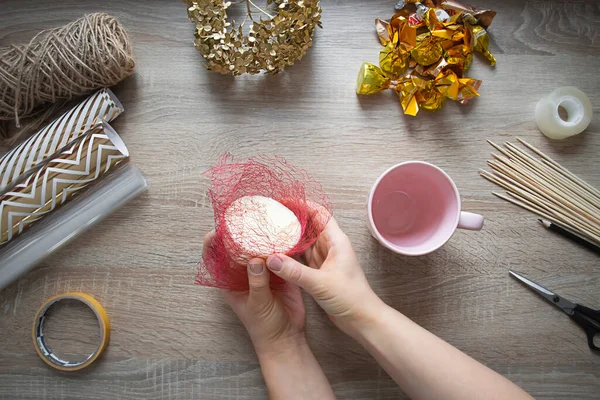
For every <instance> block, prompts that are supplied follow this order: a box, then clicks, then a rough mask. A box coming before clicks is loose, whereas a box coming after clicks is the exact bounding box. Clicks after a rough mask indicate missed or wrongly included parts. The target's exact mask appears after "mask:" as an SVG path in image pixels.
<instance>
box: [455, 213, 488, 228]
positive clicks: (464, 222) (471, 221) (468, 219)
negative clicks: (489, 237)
mask: <svg viewBox="0 0 600 400" xmlns="http://www.w3.org/2000/svg"><path fill="white" fill-rule="evenodd" d="M458 228H460V229H467V230H470V231H480V230H481V228H483V217H482V216H481V215H479V214H473V213H470V212H466V211H461V212H460V218H459V219H458Z"/></svg>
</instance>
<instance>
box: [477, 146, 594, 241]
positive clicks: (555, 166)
mask: <svg viewBox="0 0 600 400" xmlns="http://www.w3.org/2000/svg"><path fill="white" fill-rule="evenodd" d="M517 140H518V141H519V142H520V143H521V144H522V145H523V146H525V147H526V148H527V149H528V150H531V151H532V152H533V153H534V154H535V155H536V156H539V157H540V158H537V157H536V156H534V155H532V153H529V152H528V151H527V150H523V149H521V148H519V147H517V146H516V145H515V144H513V143H509V142H506V143H504V147H501V146H499V145H498V144H496V143H494V142H492V141H489V140H488V143H489V144H490V145H491V146H492V147H493V148H494V149H496V150H497V151H498V152H500V154H492V156H493V157H494V160H491V161H488V165H489V166H490V167H492V169H493V173H489V172H487V171H484V170H480V171H479V173H480V174H481V176H483V177H484V178H485V179H487V180H489V181H490V182H493V183H495V184H496V185H498V186H500V187H502V188H504V189H506V190H507V195H503V194H499V193H495V192H493V193H494V195H496V196H497V197H499V198H502V199H504V200H506V201H508V202H510V203H512V204H515V205H518V206H519V207H522V208H524V209H526V210H528V211H531V212H533V213H535V214H537V215H539V216H540V217H542V218H545V219H547V220H549V221H552V222H553V223H555V224H557V225H560V226H563V227H564V228H565V229H567V230H571V231H572V232H574V233H576V234H578V235H581V236H582V237H585V238H586V239H588V240H590V241H591V242H593V243H595V244H598V245H600V191H598V190H597V189H596V188H594V187H593V186H591V185H590V184H588V183H587V182H585V181H584V180H583V179H581V178H579V177H578V176H576V175H575V174H573V173H572V172H570V171H569V170H568V169H566V168H565V167H563V166H561V165H560V164H559V163H557V162H556V161H554V160H553V159H552V158H550V157H548V156H547V155H546V154H544V153H543V152H541V151H540V150H538V149H536V148H535V147H533V146H532V145H530V144H529V143H527V142H525V141H524V140H522V139H520V138H517Z"/></svg>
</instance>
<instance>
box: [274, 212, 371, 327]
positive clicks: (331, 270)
mask: <svg viewBox="0 0 600 400" xmlns="http://www.w3.org/2000/svg"><path fill="white" fill-rule="evenodd" d="M305 259H306V262H307V264H308V266H306V265H303V264H301V263H299V262H298V261H296V260H294V259H293V258H290V257H287V256H285V255H282V254H277V255H272V256H270V257H269V258H268V259H267V266H268V267H269V269H270V270H271V271H273V273H275V274H276V275H278V276H280V277H281V278H283V279H285V280H286V281H287V282H289V283H292V284H296V285H298V286H300V287H302V288H303V289H304V290H306V291H307V292H308V293H309V294H310V295H311V296H312V297H313V298H314V299H315V300H316V301H317V303H319V305H320V306H321V307H322V308H323V309H324V310H325V312H327V314H328V315H329V317H330V318H331V320H332V321H333V323H334V324H336V326H338V327H339V328H340V329H342V330H343V331H345V332H346V333H351V331H352V329H353V327H355V326H356V325H357V324H360V323H363V322H365V320H368V319H369V318H370V317H371V315H372V313H373V306H377V305H381V304H383V303H382V301H381V300H380V299H379V297H377V295H376V294H375V293H374V292H373V290H372V289H371V286H370V285H369V283H368V282H367V279H366V277H365V274H364V273H363V270H362V268H361V267H360V264H359V262H358V259H357V257H356V254H355V253H354V249H352V244H351V243H350V240H349V239H348V237H347V236H346V235H345V234H344V232H342V230H341V229H340V227H339V226H338V224H337V222H336V221H335V220H334V219H333V218H331V219H330V221H329V223H328V224H327V226H326V228H325V229H324V230H323V232H322V233H321V235H320V236H319V238H318V239H317V241H316V242H315V244H314V245H313V246H312V247H311V248H310V249H309V250H307V251H306V253H305Z"/></svg>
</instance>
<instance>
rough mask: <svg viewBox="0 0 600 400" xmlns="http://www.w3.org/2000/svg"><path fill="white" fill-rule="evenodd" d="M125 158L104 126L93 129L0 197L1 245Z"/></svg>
mask: <svg viewBox="0 0 600 400" xmlns="http://www.w3.org/2000/svg"><path fill="white" fill-rule="evenodd" d="M128 156H129V154H128V152H127V148H126V147H125V144H124V143H123V142H122V141H121V139H120V138H119V136H118V135H117V134H116V132H115V131H114V130H113V129H112V128H111V127H110V126H109V125H108V124H107V123H105V122H103V123H100V124H98V125H96V126H95V127H93V128H92V129H91V130H90V131H89V132H86V133H85V134H84V135H82V136H80V138H78V139H76V140H75V141H73V142H72V143H71V144H70V145H69V146H68V147H67V148H65V149H64V150H63V151H62V152H61V153H60V154H58V155H56V156H55V157H53V158H51V159H50V160H48V161H46V162H44V163H43V164H42V165H41V166H40V167H38V168H37V169H36V170H34V171H33V172H32V173H31V174H30V175H29V176H27V177H24V178H23V181H20V182H18V183H16V184H13V186H12V187H11V188H10V189H9V190H8V191H7V192H6V193H4V194H2V195H1V196H0V244H4V243H7V242H8V241H10V240H11V239H12V238H13V237H15V236H16V235H18V234H20V233H21V232H22V231H23V229H25V228H26V227H27V226H28V225H29V224H31V223H33V222H35V221H37V220H39V219H40V218H42V217H43V216H44V215H46V214H47V213H49V212H51V211H52V210H54V209H55V208H57V207H58V206H60V205H61V204H63V203H65V202H67V201H69V199H71V198H72V197H73V196H75V195H76V194H77V193H78V192H79V191H81V190H82V189H84V188H85V187H87V186H88V185H90V183H92V182H94V181H95V180H97V179H99V178H101V177H102V176H103V175H106V174H107V173H109V171H111V169H113V167H115V166H116V165H117V164H120V163H122V162H125V161H126V160H127V158H128Z"/></svg>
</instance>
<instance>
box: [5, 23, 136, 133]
mask: <svg viewBox="0 0 600 400" xmlns="http://www.w3.org/2000/svg"><path fill="white" fill-rule="evenodd" d="M134 67H135V60H134V58H133V55H132V50H131V44H130V43H129V37H128V36H127V32H126V31H125V29H123V27H122V26H121V25H120V24H119V22H118V21H117V20H116V19H115V18H114V17H111V16H110V15H107V14H103V13H95V14H88V15H85V16H84V17H83V18H80V19H78V20H76V21H73V22H71V23H70V24H68V25H65V26H62V27H59V28H55V29H49V30H45V31H42V32H40V33H38V34H37V35H36V36H35V37H34V38H33V39H32V40H31V41H30V42H29V44H27V45H24V46H14V45H13V46H10V47H8V48H2V49H0V135H1V136H2V137H4V138H5V139H9V142H15V141H16V140H17V138H18V137H20V136H21V135H23V134H25V133H27V132H31V131H32V130H33V129H36V128H38V127H39V126H41V124H42V123H43V122H44V121H45V120H46V119H48V118H49V117H50V116H51V115H52V114H53V113H54V112H55V111H56V110H57V109H58V108H60V107H62V106H63V105H64V104H65V102H67V101H68V100H70V99H72V98H74V97H78V96H83V95H86V94H89V93H90V92H93V91H95V90H97V89H100V88H103V87H107V86H112V85H115V84H117V83H118V82H120V81H122V80H123V79H125V78H126V77H128V76H129V75H131V74H132V73H133V69H134ZM24 119H28V122H27V124H24V123H23V120H24ZM8 121H14V125H15V126H16V128H21V129H19V130H18V131H17V132H14V133H13V134H12V135H9V129H8V126H7V125H8Z"/></svg>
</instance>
